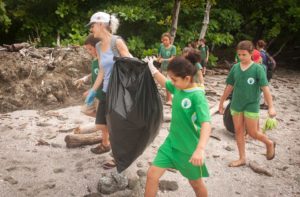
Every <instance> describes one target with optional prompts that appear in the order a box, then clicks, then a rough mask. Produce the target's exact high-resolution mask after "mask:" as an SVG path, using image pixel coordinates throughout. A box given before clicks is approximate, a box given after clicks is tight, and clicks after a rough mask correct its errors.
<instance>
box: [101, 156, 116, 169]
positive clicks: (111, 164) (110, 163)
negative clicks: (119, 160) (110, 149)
mask: <svg viewBox="0 0 300 197" xmlns="http://www.w3.org/2000/svg"><path fill="white" fill-rule="evenodd" d="M116 166H117V164H116V161H115V160H114V159H112V160H110V161H108V162H105V163H104V164H103V165H102V167H103V168H104V169H105V170H109V169H112V168H115V167H116Z"/></svg>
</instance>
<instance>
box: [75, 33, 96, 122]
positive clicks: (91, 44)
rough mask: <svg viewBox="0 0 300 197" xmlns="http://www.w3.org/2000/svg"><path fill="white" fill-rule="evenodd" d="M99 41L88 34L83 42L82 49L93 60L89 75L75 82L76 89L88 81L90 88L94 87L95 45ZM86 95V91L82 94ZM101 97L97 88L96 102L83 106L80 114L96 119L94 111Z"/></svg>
mask: <svg viewBox="0 0 300 197" xmlns="http://www.w3.org/2000/svg"><path fill="white" fill-rule="evenodd" d="M99 41H100V40H99V39H98V38H94V36H93V35H92V34H90V35H89V36H88V37H87V38H86V40H85V42H84V47H85V48H86V50H87V51H88V53H89V54H90V55H91V56H92V57H93V58H94V59H93V61H92V64H91V74H89V75H86V76H84V77H82V78H81V79H78V80H76V81H75V85H76V86H77V87H80V86H81V85H82V84H83V83H86V82H88V81H89V80H90V81H91V87H92V86H93V85H94V83H95V80H96V78H97V75H98V69H99V64H98V59H97V53H96V48H95V46H96V44H97V43H98V42H99ZM87 94H88V91H85V92H84V93H83V96H84V97H86V96H87ZM101 97H102V93H101V88H99V89H98V90H97V92H96V98H97V99H96V100H95V101H94V102H93V104H92V105H90V106H87V105H86V104H84V105H83V106H82V107H81V112H82V113H84V114H85V115H88V116H92V117H96V111H97V108H98V104H99V100H100V99H101Z"/></svg>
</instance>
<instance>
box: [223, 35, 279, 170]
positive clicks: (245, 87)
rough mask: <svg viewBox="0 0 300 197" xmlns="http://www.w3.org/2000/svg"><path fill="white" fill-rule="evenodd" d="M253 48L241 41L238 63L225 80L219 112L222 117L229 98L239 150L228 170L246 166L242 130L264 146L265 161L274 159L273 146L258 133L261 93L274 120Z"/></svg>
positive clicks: (271, 106)
mask: <svg viewBox="0 0 300 197" xmlns="http://www.w3.org/2000/svg"><path fill="white" fill-rule="evenodd" d="M253 49H254V46H253V44H252V42H251V41H247V40H246V41H242V42H240V43H239V44H238V46H237V53H238V56H239V58H240V62H239V63H237V64H235V65H234V66H233V67H232V68H231V70H230V73H229V75H228V77H227V80H226V83H227V86H226V88H225V90H224V94H223V96H222V97H221V100H220V104H219V112H220V113H221V114H223V113H224V108H223V103H224V101H225V100H226V99H227V97H228V96H229V95H230V94H231V92H232V91H233V94H232V100H231V105H230V110H231V114H232V119H233V124H234V128H235V138H236V141H237V146H238V150H239V159H238V160H236V161H233V162H231V163H230V164H229V166H230V167H238V166H242V165H245V164H246V153H245V136H244V131H245V127H246V130H247V133H248V134H249V135H250V136H251V137H252V138H254V139H257V140H259V141H261V142H263V143H264V144H265V145H266V149H267V154H266V157H267V159H268V160H271V159H273V158H274V157H275V145H276V144H275V142H273V141H271V140H270V139H269V138H268V137H267V136H266V135H264V134H263V133H261V132H258V130H259V128H258V126H257V125H258V120H259V100H260V93H261V90H262V91H263V93H264V97H265V99H266V101H267V103H268V105H269V110H268V113H269V116H270V117H274V116H276V112H275V108H274V107H273V101H272V96H271V93H270V89H269V87H268V81H267V78H266V74H265V71H264V69H263V67H262V66H261V65H260V64H256V63H254V62H253V61H252V59H251V55H252V52H253Z"/></svg>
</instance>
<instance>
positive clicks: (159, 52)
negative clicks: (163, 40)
mask: <svg viewBox="0 0 300 197" xmlns="http://www.w3.org/2000/svg"><path fill="white" fill-rule="evenodd" d="M161 47H162V44H160V45H159V48H158V56H161Z"/></svg>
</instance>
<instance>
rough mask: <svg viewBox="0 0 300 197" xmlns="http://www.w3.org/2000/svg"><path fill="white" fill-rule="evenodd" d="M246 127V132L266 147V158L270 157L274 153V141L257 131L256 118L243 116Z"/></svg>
mask: <svg viewBox="0 0 300 197" xmlns="http://www.w3.org/2000/svg"><path fill="white" fill-rule="evenodd" d="M245 123H246V128H247V131H248V134H249V135H250V136H251V137H252V138H254V139H257V140H258V141H261V142H263V143H264V144H265V145H266V147H267V158H271V157H272V156H273V155H274V154H275V148H274V142H272V141H271V140H270V139H269V138H268V137H267V136H266V135H265V134H263V133H262V132H258V131H259V127H258V126H257V124H258V119H253V118H247V117H245Z"/></svg>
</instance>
